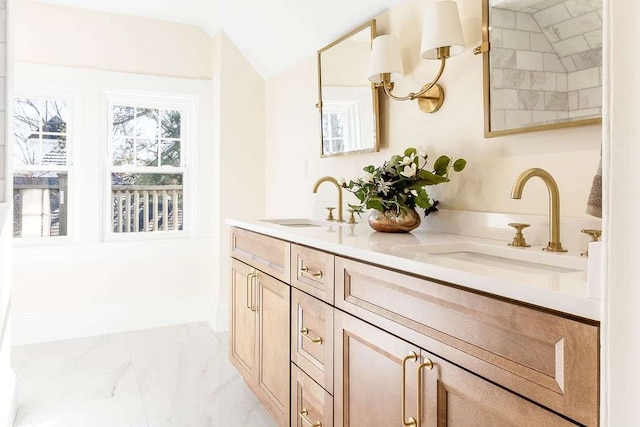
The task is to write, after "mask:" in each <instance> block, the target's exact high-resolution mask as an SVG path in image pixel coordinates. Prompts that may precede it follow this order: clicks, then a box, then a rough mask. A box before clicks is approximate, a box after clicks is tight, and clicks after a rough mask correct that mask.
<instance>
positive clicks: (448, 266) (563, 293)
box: [254, 218, 599, 320]
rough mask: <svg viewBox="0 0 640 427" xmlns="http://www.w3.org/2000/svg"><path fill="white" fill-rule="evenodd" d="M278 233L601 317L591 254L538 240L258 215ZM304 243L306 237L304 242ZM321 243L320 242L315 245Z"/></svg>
mask: <svg viewBox="0 0 640 427" xmlns="http://www.w3.org/2000/svg"><path fill="white" fill-rule="evenodd" d="M254 223H255V224H256V225H263V226H264V227H265V228H268V229H270V230H272V231H273V230H280V232H281V234H280V235H279V237H281V238H285V239H291V235H292V234H295V235H296V236H298V238H302V240H305V239H313V240H314V242H316V243H317V240H318V239H319V240H320V241H321V242H322V243H324V244H325V247H323V249H325V250H330V251H333V252H336V253H339V254H342V255H346V256H351V257H354V258H357V259H363V256H364V258H365V259H368V260H369V261H370V262H374V263H381V264H383V265H389V266H394V267H395V268H398V269H401V270H403V271H409V272H411V273H414V274H419V275H423V276H428V277H431V278H434V279H439V280H444V281H448V282H453V283H464V285H465V286H468V287H471V288H473V289H476V290H480V291H484V292H489V293H492V294H495V295H498V296H502V297H507V298H513V299H515V300H518V301H522V302H527V303H531V304H535V305H539V306H541V307H544V308H550V309H554V310H559V311H562V312H565V313H569V314H573V315H577V316H581V317H585V318H588V319H594V320H597V319H598V318H599V301H598V300H596V299H593V298H589V296H590V295H592V294H594V292H593V291H590V290H589V289H588V285H587V264H588V262H587V258H585V257H583V256H581V255H580V253H579V252H577V251H569V252H564V253H554V252H546V251H543V250H542V247H540V246H533V247H528V248H514V247H510V246H508V244H507V243H508V242H504V241H497V240H492V239H483V238H475V237H467V236H460V235H454V234H445V233H434V232H424V231H416V232H413V233H410V234H384V233H376V232H374V231H373V230H371V229H370V228H369V227H368V226H367V224H366V223H364V222H361V223H359V224H348V223H338V222H333V221H326V220H321V219H309V218H297V219H293V218H292V219H265V220H259V221H254ZM301 243H302V242H301ZM316 246H317V245H316Z"/></svg>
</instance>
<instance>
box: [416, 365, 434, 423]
mask: <svg viewBox="0 0 640 427" xmlns="http://www.w3.org/2000/svg"><path fill="white" fill-rule="evenodd" d="M425 368H426V369H428V370H429V371H430V370H432V369H433V362H432V361H431V359H428V358H425V359H424V362H423V363H422V364H421V365H420V366H418V408H417V409H418V423H417V425H416V427H421V426H422V416H421V413H422V370H423V369H425Z"/></svg>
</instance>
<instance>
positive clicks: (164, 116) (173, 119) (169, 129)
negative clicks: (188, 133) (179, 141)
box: [160, 110, 181, 138]
mask: <svg viewBox="0 0 640 427" xmlns="http://www.w3.org/2000/svg"><path fill="white" fill-rule="evenodd" d="M180 119H181V116H180V111H176V110H162V112H161V119H160V136H162V137H163V138H180V131H181V129H180Z"/></svg>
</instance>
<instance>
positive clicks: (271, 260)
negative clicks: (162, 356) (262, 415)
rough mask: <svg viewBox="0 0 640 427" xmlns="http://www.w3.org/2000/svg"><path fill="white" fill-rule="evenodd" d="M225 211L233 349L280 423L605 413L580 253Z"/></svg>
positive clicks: (415, 422) (528, 419) (516, 420)
mask: <svg viewBox="0 0 640 427" xmlns="http://www.w3.org/2000/svg"><path fill="white" fill-rule="evenodd" d="M432 222H433V221H432ZM227 224H229V225H230V226H231V256H232V261H231V264H232V267H231V277H232V280H231V292H230V294H231V299H230V307H231V328H230V346H229V348H230V360H231V362H232V363H233V365H234V366H235V367H236V368H237V369H238V370H239V371H240V372H241V373H242V375H243V377H244V378H245V381H246V382H247V384H248V385H249V387H250V388H251V389H252V390H253V391H254V393H255V394H256V395H257V396H258V398H259V399H260V401H261V402H262V403H264V404H265V407H266V408H267V409H268V410H269V412H270V413H271V414H272V415H273V417H274V419H275V420H276V422H277V424H278V425H279V426H281V427H288V426H298V427H300V426H307V425H315V426H323V427H352V426H356V425H358V426H360V425H381V426H382V425H384V426H393V425H409V426H414V427H426V426H428V425H440V424H442V423H444V424H446V425H450V426H452V427H455V426H465V427H466V426H469V425H531V426H545V427H548V426H554V427H555V426H572V425H573V426H575V425H586V426H597V425H598V424H599V420H598V413H599V412H598V411H599V408H598V397H599V387H598V384H599V373H598V365H599V329H600V328H599V321H598V320H599V306H600V304H599V301H597V300H595V299H592V298H589V290H588V286H587V260H586V259H585V258H583V257H581V256H580V254H579V253H578V252H576V251H569V252H562V253H560V252H555V253H553V252H552V253H549V252H544V251H542V247H541V246H537V247H535V246H534V247H528V248H513V247H509V246H508V245H507V243H508V242H505V241H499V240H493V239H487V238H478V237H468V236H462V235H456V234H448V233H441V232H433V231H428V230H416V231H414V232H412V233H404V234H392V233H379V232H375V231H373V230H372V229H371V228H369V226H368V224H367V223H366V222H364V221H361V222H360V223H358V224H349V223H344V222H343V223H338V222H329V221H325V220H318V219H300V218H298V219H293V218H292V219H268V220H248V221H245V220H235V219H233V220H227ZM372 370H373V371H375V372H376V375H371V372H372ZM371 402H375V404H373V405H372V404H371ZM445 420H446V422H445Z"/></svg>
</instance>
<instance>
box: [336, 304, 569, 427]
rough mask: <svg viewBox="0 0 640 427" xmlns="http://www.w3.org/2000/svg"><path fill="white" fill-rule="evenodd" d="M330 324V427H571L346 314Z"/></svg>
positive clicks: (476, 377)
mask: <svg viewBox="0 0 640 427" xmlns="http://www.w3.org/2000/svg"><path fill="white" fill-rule="evenodd" d="M335 325H336V345H335V360H336V370H335V378H336V379H335V399H334V407H335V408H334V410H335V426H336V427H347V426H349V427H368V426H374V425H375V426H402V425H403V423H404V425H406V426H414V427H436V426H438V427H444V426H447V427H469V426H473V427H496V426H513V427H520V426H523V425H527V426H532V427H533V426H540V427H555V426H575V425H576V424H573V423H571V422H569V421H567V420H566V419H564V418H562V417H561V416H559V415H557V414H555V413H553V412H551V411H548V410H546V409H544V408H543V407H541V406H538V405H536V404H535V403H532V402H531V401H529V400H527V399H524V398H522V397H520V396H518V395H516V394H514V393H511V392H509V391H507V390H505V389H503V388H501V387H498V386H496V385H495V384H492V383H490V382H489V381H486V380H484V379H482V378H480V377H478V376H476V375H474V374H471V373H469V372H467V371H465V370H464V369H461V368H459V367H457V366H455V365H453V364H451V363H449V362H446V361H445V360H443V359H441V358H439V357H437V356H435V355H433V354H431V353H428V352H426V351H424V350H422V349H420V348H418V347H416V346H413V345H411V344H409V343H407V342H405V341H403V340H401V339H400V338H397V337H395V336H393V335H391V334H388V333H386V332H384V331H382V330H380V329H378V328H376V327H374V326H371V325H368V324H366V323H365V322H363V321H361V320H359V319H356V318H355V317H352V316H350V315H348V314H344V313H336V315H335ZM403 367H404V368H403ZM403 408H404V413H403ZM525 420H526V421H525Z"/></svg>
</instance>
